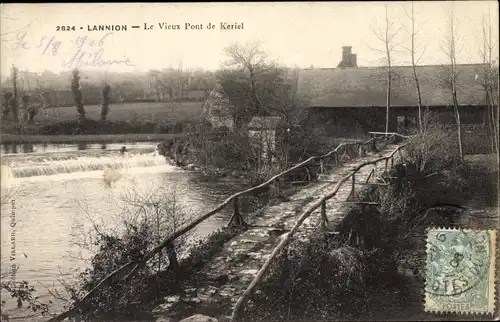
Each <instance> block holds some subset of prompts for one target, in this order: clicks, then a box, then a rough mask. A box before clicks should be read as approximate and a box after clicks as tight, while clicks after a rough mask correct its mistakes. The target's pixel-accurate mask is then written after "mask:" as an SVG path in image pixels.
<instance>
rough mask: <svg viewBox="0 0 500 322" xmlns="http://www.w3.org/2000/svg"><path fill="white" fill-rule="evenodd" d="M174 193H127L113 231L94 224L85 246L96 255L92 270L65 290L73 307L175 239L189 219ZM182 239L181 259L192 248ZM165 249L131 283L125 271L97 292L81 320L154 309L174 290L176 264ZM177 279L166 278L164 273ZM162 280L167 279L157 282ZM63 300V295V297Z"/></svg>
mask: <svg viewBox="0 0 500 322" xmlns="http://www.w3.org/2000/svg"><path fill="white" fill-rule="evenodd" d="M175 198H176V197H175V191H170V190H166V189H165V188H164V187H163V186H160V187H155V188H153V189H150V190H148V191H146V192H138V191H137V190H131V191H128V192H127V193H126V194H125V195H124V196H123V200H124V201H125V202H126V206H125V207H124V209H123V212H122V214H121V216H120V218H119V219H118V220H116V221H115V223H119V224H120V225H119V226H118V227H117V228H115V229H111V228H107V227H105V226H101V225H97V224H94V231H93V232H92V233H91V234H90V238H89V239H87V240H85V241H84V245H85V246H86V247H87V248H89V250H91V251H93V252H94V255H93V256H92V258H91V261H90V265H89V267H88V268H86V269H85V270H84V271H83V272H82V273H81V274H80V275H79V277H78V279H77V281H76V283H74V284H73V285H67V284H66V285H65V290H66V293H67V295H66V296H65V297H66V299H67V300H68V302H69V306H72V305H74V304H75V303H77V302H78V301H79V300H80V299H81V298H82V297H83V296H84V295H85V294H86V293H87V292H89V291H90V290H92V289H93V288H94V287H96V286H97V285H98V284H99V283H100V282H101V281H102V280H103V279H104V278H105V277H106V276H107V275H108V274H110V273H111V272H113V271H114V270H116V269H118V268H119V267H121V266H123V265H125V264H127V263H129V262H131V261H136V260H139V259H141V258H142V257H143V256H144V255H145V254H146V253H148V252H149V251H151V250H152V249H153V248H154V247H156V246H157V245H158V244H159V243H160V242H161V241H162V240H163V239H164V238H165V237H166V236H168V235H170V234H172V233H173V232H174V231H175V230H176V229H178V228H179V227H180V226H181V225H183V224H184V222H185V221H186V220H187V219H189V217H188V216H187V215H186V214H185V213H184V211H183V210H182V208H180V207H179V205H178V204H177V202H176V199H175ZM188 237H189V235H183V236H182V237H179V238H177V239H176V241H175V243H174V247H175V252H176V253H177V254H180V253H182V252H184V251H185V250H186V248H187V247H188V242H187V238H188ZM170 259H171V257H170V256H169V254H168V251H167V249H163V250H162V251H161V252H160V253H159V254H158V255H157V256H155V257H153V258H152V259H150V260H149V261H148V263H147V265H146V267H144V268H139V269H138V270H137V272H136V274H134V275H133V276H132V277H131V278H130V279H129V280H128V281H127V282H123V281H122V278H123V277H124V276H125V275H126V274H127V273H128V272H129V271H130V269H128V270H124V272H123V273H122V274H118V275H117V276H115V277H114V278H113V279H112V281H111V282H110V284H109V285H108V286H106V287H102V288H101V289H100V290H98V291H97V292H96V293H94V294H93V295H92V296H91V297H89V298H88V300H87V301H86V302H85V304H84V305H83V306H81V308H80V310H79V311H78V317H79V318H80V319H82V320H93V319H96V318H106V317H138V316H141V315H142V314H144V313H145V312H148V311H150V309H152V306H153V303H154V300H155V298H156V297H157V296H158V295H159V294H160V293H163V292H169V291H171V290H172V289H174V288H175V286H176V285H177V282H178V276H177V275H176V272H177V268H178V265H177V264H178V263H177V261H176V262H175V263H174V262H171V260H170ZM165 271H167V272H170V273H173V274H167V275H165V274H164V272H165ZM159 276H163V277H165V276H169V278H168V279H165V278H163V279H159V278H158V277H159ZM59 295H60V294H59Z"/></svg>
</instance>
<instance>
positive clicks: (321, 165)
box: [319, 159, 325, 174]
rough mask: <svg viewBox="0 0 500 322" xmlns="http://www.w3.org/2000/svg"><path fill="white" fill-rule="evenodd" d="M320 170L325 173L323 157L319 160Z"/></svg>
mask: <svg viewBox="0 0 500 322" xmlns="http://www.w3.org/2000/svg"><path fill="white" fill-rule="evenodd" d="M319 171H320V173H321V174H325V169H324V166H323V159H321V160H319Z"/></svg>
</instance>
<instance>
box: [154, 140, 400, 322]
mask: <svg viewBox="0 0 500 322" xmlns="http://www.w3.org/2000/svg"><path fill="white" fill-rule="evenodd" d="M395 148H396V146H395V145H388V146H387V147H386V148H385V150H382V151H380V152H379V153H368V154H367V155H366V156H364V157H361V158H355V159H352V160H349V161H347V162H345V163H344V164H343V165H342V166H340V167H337V168H334V169H333V170H331V173H330V174H328V175H321V176H320V178H319V180H318V181H317V182H314V183H311V184H309V185H307V186H305V187H304V188H303V189H301V190H300V191H299V192H298V193H296V194H294V195H293V196H292V197H290V198H289V200H288V201H285V202H282V203H280V204H277V205H273V206H267V207H264V208H263V209H261V210H260V211H258V213H257V214H256V216H254V218H252V219H246V221H247V223H248V224H249V228H248V229H247V230H246V231H244V232H243V233H241V234H239V235H237V236H235V237H234V238H232V239H231V240H230V241H229V242H227V243H226V244H225V245H224V246H223V247H222V249H221V251H220V252H219V253H218V254H217V255H216V256H215V257H214V258H212V259H210V260H209V261H208V262H207V263H206V264H205V265H204V269H203V270H202V271H201V272H199V273H197V275H196V276H195V277H194V278H192V279H190V281H189V282H187V283H186V284H184V285H183V289H184V292H183V293H182V294H176V295H172V296H168V297H166V298H165V299H164V300H165V302H164V303H163V304H160V305H159V306H158V307H156V309H155V310H154V314H155V315H156V316H171V317H175V318H182V317H186V316H189V315H192V314H195V313H200V314H206V315H209V316H216V317H218V318H219V319H220V320H224V319H226V318H228V317H229V316H230V314H231V312H232V309H233V307H234V304H235V303H236V301H237V300H238V298H239V296H240V295H241V294H242V293H243V292H244V291H245V289H246V288H247V287H248V285H249V284H250V282H251V281H252V280H253V278H254V277H255V275H256V274H257V272H258V270H259V269H260V268H261V267H262V265H263V264H264V262H265V260H266V259H267V258H268V257H269V255H270V254H271V252H272V250H273V249H274V248H275V247H276V245H277V244H278V243H279V242H280V240H281V238H283V237H284V236H285V234H287V232H288V231H289V230H290V229H291V227H292V226H293V225H294V223H295V221H296V219H297V218H298V217H299V216H300V215H301V214H302V213H303V211H304V210H305V209H306V208H307V207H308V206H310V205H311V203H313V202H314V201H315V200H316V199H317V197H319V196H320V195H322V194H324V193H325V192H326V191H328V190H329V189H331V188H332V187H333V186H334V185H335V183H336V182H338V181H339V180H340V179H341V178H342V177H344V176H346V175H347V174H349V173H350V172H351V171H352V169H353V168H355V167H356V166H358V165H360V164H362V163H363V162H366V161H369V160H372V159H375V158H378V157H380V156H383V155H387V154H389V153H390V152H391V151H393V150H394V149H395ZM372 169H373V166H366V167H364V168H362V169H361V170H360V171H359V172H357V174H356V186H355V190H356V191H358V192H359V191H361V190H362V189H363V188H365V187H366V185H363V184H362V183H364V182H365V181H366V179H367V178H368V177H369V176H370V172H371V171H372ZM382 171H383V169H381V168H380V164H379V168H378V169H377V171H376V173H377V172H378V173H381V172H382ZM351 187H352V186H351V181H350V180H349V181H347V182H346V183H345V184H344V185H343V186H342V187H341V188H340V190H339V191H338V193H337V195H336V196H335V197H333V198H331V199H330V200H329V201H328V202H327V218H328V220H329V221H330V223H333V224H336V223H339V222H340V221H341V219H342V218H343V214H344V210H345V208H346V207H348V206H349V205H350V203H349V202H346V201H347V200H348V198H349V195H350V192H351ZM319 219H320V210H319V209H318V210H316V211H314V212H313V213H312V215H311V216H310V217H309V218H308V219H306V220H305V221H304V223H303V224H302V225H301V227H300V229H299V230H298V231H297V233H296V235H295V238H298V239H306V238H307V235H308V233H310V232H311V231H313V230H317V229H319V222H320V220H319Z"/></svg>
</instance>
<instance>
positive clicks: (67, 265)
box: [1, 143, 230, 321]
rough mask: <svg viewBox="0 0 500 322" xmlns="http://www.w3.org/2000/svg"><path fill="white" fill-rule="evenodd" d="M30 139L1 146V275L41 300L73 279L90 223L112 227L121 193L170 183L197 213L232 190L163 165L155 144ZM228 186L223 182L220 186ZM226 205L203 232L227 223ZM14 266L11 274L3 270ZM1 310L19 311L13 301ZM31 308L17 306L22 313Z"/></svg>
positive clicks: (83, 253)
mask: <svg viewBox="0 0 500 322" xmlns="http://www.w3.org/2000/svg"><path fill="white" fill-rule="evenodd" d="M121 146H122V145H121V144H111V145H107V146H103V145H101V144H86V145H82V144H80V145H50V144H46V145H30V146H28V147H26V146H25V147H22V146H21V147H19V146H9V147H5V146H4V147H2V168H1V170H2V172H1V183H2V209H1V210H2V215H1V232H2V238H1V239H2V246H1V250H2V262H1V263H2V277H3V278H6V279H9V278H10V279H11V280H12V279H15V280H16V281H21V280H27V281H29V282H30V283H32V284H33V285H34V286H35V287H36V289H37V292H38V293H37V295H39V296H40V299H41V300H42V301H48V300H49V299H51V295H50V294H49V291H48V288H54V287H56V288H60V286H59V284H58V283H57V280H58V279H60V278H63V279H65V280H71V279H72V278H73V277H74V276H75V275H76V274H77V272H78V271H79V270H81V269H82V268H85V266H86V265H87V264H86V262H85V261H83V260H82V259H81V258H80V257H82V256H83V257H87V258H88V257H89V253H88V252H86V250H85V249H84V248H82V247H81V246H79V245H78V242H79V241H81V240H82V239H81V238H82V236H85V234H86V232H88V231H89V230H91V229H92V228H93V224H94V223H95V224H98V225H101V226H102V225H104V226H105V227H109V228H110V229H112V228H113V227H114V226H116V223H117V221H118V220H120V216H121V215H122V211H123V207H124V201H123V197H124V196H125V195H127V193H129V194H130V192H131V191H132V192H136V193H141V192H148V191H152V190H154V189H157V188H158V187H160V186H162V187H166V188H169V189H174V191H175V196H176V201H177V203H178V204H179V205H180V206H181V207H182V209H183V211H185V212H186V215H185V216H193V215H199V214H201V213H204V212H206V211H207V210H209V209H210V208H211V207H213V206H215V205H216V204H217V202H220V201H221V199H222V198H223V197H224V196H227V194H229V192H230V191H228V190H226V191H225V190H224V187H222V189H221V187H220V186H217V185H214V184H211V183H207V182H205V181H203V180H200V176H199V175H197V174H195V173H193V172H188V171H183V170H180V169H179V168H176V167H174V166H172V165H169V164H167V163H166V161H165V158H164V157H162V156H159V155H158V154H157V152H155V144H154V143H139V144H133V145H132V144H127V152H126V153H120V151H119V149H120V147H121ZM226 188H227V187H226ZM229 211H230V210H227V211H226V212H222V213H221V214H220V215H219V216H218V217H215V218H214V219H211V220H208V221H206V222H204V223H202V224H201V225H199V227H198V229H197V231H196V236H197V237H203V236H206V235H207V234H209V233H210V232H212V231H214V230H215V229H217V228H219V227H220V226H221V225H222V224H223V223H225V222H226V221H227V219H228V218H229V216H230V213H229ZM12 265H19V269H18V271H17V272H16V274H15V275H14V274H12V273H11V272H8V270H9V269H10V268H11V267H12ZM4 299H5V300H7V303H6V312H7V313H10V315H11V316H19V315H20V314H21V313H20V312H21V310H17V309H16V308H15V302H13V301H12V300H9V298H8V297H7V296H5V293H2V300H4ZM29 313H30V312H26V311H22V314H24V318H22V317H21V318H18V319H19V320H30V321H31V320H34V319H35V317H34V316H31V317H27V314H29Z"/></svg>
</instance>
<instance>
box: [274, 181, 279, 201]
mask: <svg viewBox="0 0 500 322" xmlns="http://www.w3.org/2000/svg"><path fill="white" fill-rule="evenodd" d="M274 184H275V185H276V196H277V197H279V196H281V185H280V178H278V179H276V181H275V182H274Z"/></svg>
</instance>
